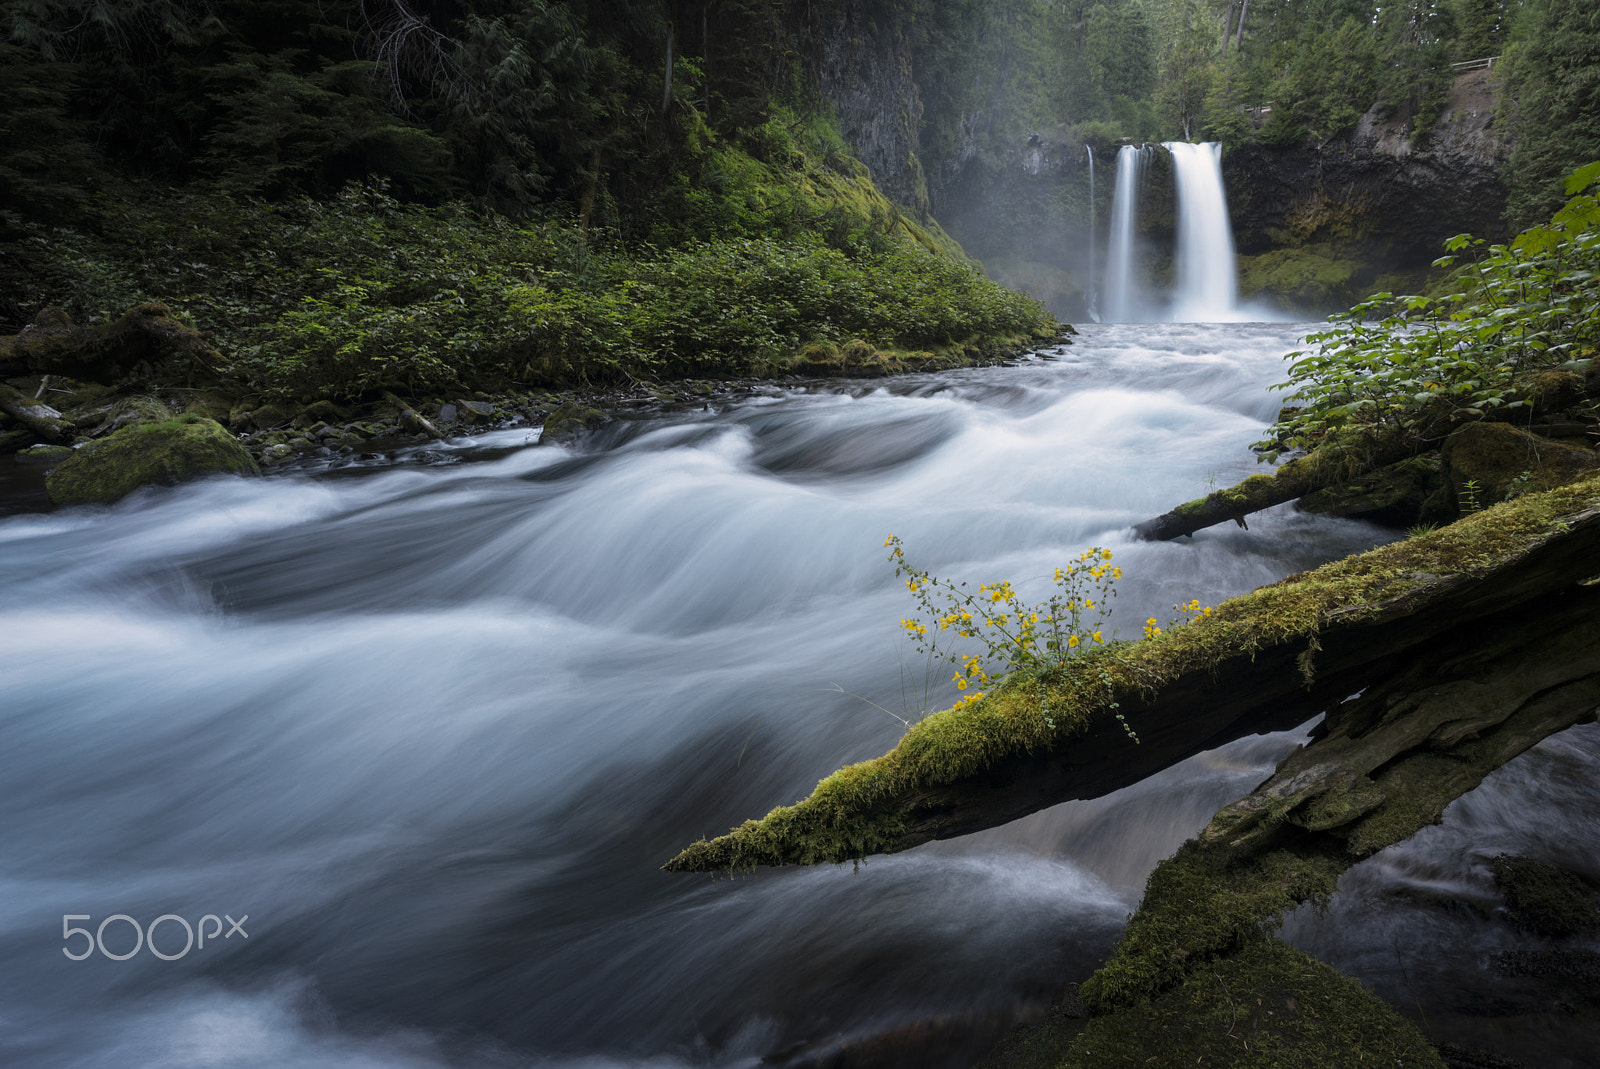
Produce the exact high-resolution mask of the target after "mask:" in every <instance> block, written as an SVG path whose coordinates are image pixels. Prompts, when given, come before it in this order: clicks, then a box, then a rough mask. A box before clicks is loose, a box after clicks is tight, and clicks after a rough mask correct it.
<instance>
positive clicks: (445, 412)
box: [439, 405, 456, 422]
mask: <svg viewBox="0 0 1600 1069" xmlns="http://www.w3.org/2000/svg"><path fill="white" fill-rule="evenodd" d="M439 418H440V419H441V420H443V421H445V422H449V421H450V420H453V419H455V418H456V406H455V405H440V406H439Z"/></svg>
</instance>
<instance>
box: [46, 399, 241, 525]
mask: <svg viewBox="0 0 1600 1069" xmlns="http://www.w3.org/2000/svg"><path fill="white" fill-rule="evenodd" d="M218 472H226V473H229V474H234V475H259V474H260V469H259V468H258V467H257V466H256V462H255V460H254V459H253V458H252V457H251V456H250V453H249V451H248V450H247V449H245V447H244V445H243V444H242V443H240V442H239V440H238V439H237V438H235V437H233V435H231V434H229V433H228V431H227V430H226V429H225V428H223V427H222V426H221V425H220V424H218V423H217V422H216V421H215V420H209V419H205V418H204V417H201V416H196V415H192V414H190V415H184V416H179V417H177V418H176V419H169V420H164V421H162V422H159V423H139V424H135V425H133V426H130V427H125V428H124V429H122V430H120V431H118V432H117V433H115V434H113V435H111V437H109V438H104V439H100V440H98V441H94V442H89V443H87V444H86V445H83V446H81V447H80V448H79V449H78V450H77V452H76V453H74V454H73V456H72V457H70V458H69V459H68V460H66V461H65V462H64V463H62V464H61V465H60V466H59V467H57V468H56V469H55V470H54V471H52V472H51V473H50V475H49V476H48V477H47V478H46V480H45V489H46V491H48V492H49V494H50V500H51V501H52V502H54V503H55V504H57V505H87V504H110V503H112V502H114V501H119V500H121V499H122V498H124V497H126V496H127V495H128V494H130V493H132V492H133V491H135V490H137V489H139V488H140V487H141V486H148V485H152V484H171V483H178V482H183V481H184V480H187V479H193V478H198V477H200V476H202V475H210V474H213V473H218Z"/></svg>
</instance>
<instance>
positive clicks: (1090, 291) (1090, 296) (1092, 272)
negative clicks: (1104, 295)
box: [1083, 145, 1100, 323]
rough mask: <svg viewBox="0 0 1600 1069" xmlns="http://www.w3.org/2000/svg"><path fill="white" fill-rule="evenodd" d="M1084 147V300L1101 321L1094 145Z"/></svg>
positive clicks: (1091, 316) (1092, 314) (1091, 317)
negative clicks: (1086, 216)
mask: <svg viewBox="0 0 1600 1069" xmlns="http://www.w3.org/2000/svg"><path fill="white" fill-rule="evenodd" d="M1083 147H1084V150H1085V151H1087V152H1088V153H1089V281H1088V282H1087V284H1085V286H1084V287H1083V288H1084V300H1085V301H1086V302H1087V303H1088V305H1089V318H1090V319H1093V320H1094V321H1095V322H1096V323H1098V322H1100V302H1099V301H1098V300H1097V299H1096V298H1098V297H1099V290H1098V287H1097V286H1096V285H1095V281H1096V278H1097V275H1096V268H1097V267H1098V265H1097V264H1096V263H1095V262H1094V236H1095V230H1096V229H1097V227H1098V226H1099V223H1098V220H1097V219H1096V217H1095V196H1094V146H1092V145H1085V146H1083Z"/></svg>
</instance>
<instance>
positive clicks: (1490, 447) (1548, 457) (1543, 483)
mask: <svg viewBox="0 0 1600 1069" xmlns="http://www.w3.org/2000/svg"><path fill="white" fill-rule="evenodd" d="M1439 455H1440V457H1441V458H1442V459H1443V460H1444V480H1445V483H1446V484H1447V485H1448V486H1449V487H1450V489H1451V491H1452V492H1453V493H1454V494H1455V497H1456V501H1457V503H1458V504H1459V506H1460V509H1461V511H1462V512H1476V511H1477V510H1478V509H1483V508H1488V507H1489V506H1490V505H1494V504H1498V503H1499V502H1501V501H1506V500H1509V499H1511V498H1514V497H1520V496H1521V495H1523V494H1526V493H1531V492H1533V491H1537V490H1550V489H1553V488H1555V487H1557V486H1565V485H1566V484H1567V483H1570V482H1572V481H1573V480H1575V479H1578V478H1580V477H1582V476H1583V475H1584V474H1585V473H1587V472H1589V471H1591V470H1593V469H1594V468H1595V467H1597V466H1600V457H1596V456H1595V454H1594V453H1593V452H1592V451H1590V450H1587V449H1574V448H1572V447H1571V446H1567V445H1562V444H1561V443H1559V442H1553V441H1551V440H1550V439H1548V438H1539V437H1536V436H1535V435H1532V434H1529V433H1527V432H1526V431H1522V430H1518V429H1517V428H1515V427H1512V426H1510V425H1509V424H1505V423H1471V424H1468V425H1467V426H1465V427H1463V428H1461V429H1460V430H1458V431H1456V432H1455V433H1454V434H1452V435H1450V437H1449V438H1447V439H1445V443H1444V447H1443V448H1442V449H1441V450H1440V453H1439Z"/></svg>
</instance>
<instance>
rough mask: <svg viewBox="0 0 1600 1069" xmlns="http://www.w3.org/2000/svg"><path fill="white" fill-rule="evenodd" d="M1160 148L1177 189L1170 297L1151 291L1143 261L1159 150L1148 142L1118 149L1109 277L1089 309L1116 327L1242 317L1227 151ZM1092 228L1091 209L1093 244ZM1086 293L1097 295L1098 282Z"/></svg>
mask: <svg viewBox="0 0 1600 1069" xmlns="http://www.w3.org/2000/svg"><path fill="white" fill-rule="evenodd" d="M1162 147H1163V148H1165V149H1166V150H1167V151H1168V152H1169V153H1171V154H1172V169H1173V173H1174V175H1175V176H1176V179H1177V189H1178V235H1177V248H1176V250H1175V252H1174V257H1173V258H1174V267H1175V272H1174V274H1175V284H1174V287H1173V291H1172V294H1171V296H1170V298H1168V297H1164V296H1162V297H1158V296H1157V295H1155V294H1154V293H1152V292H1151V289H1150V287H1149V286H1148V285H1147V284H1146V281H1145V279H1144V277H1143V276H1142V273H1141V271H1140V264H1139V255H1138V254H1139V249H1138V222H1139V195H1140V191H1141V189H1142V187H1143V185H1144V177H1145V172H1146V170H1147V168H1148V166H1149V163H1150V159H1151V157H1152V155H1153V154H1154V152H1155V150H1154V148H1153V147H1151V146H1149V145H1142V146H1140V147H1138V148H1135V147H1134V146H1132V145H1124V146H1122V148H1121V149H1120V150H1118V152H1117V185H1116V192H1115V194H1114V195H1113V198H1112V202H1111V241H1110V248H1109V250H1108V252H1107V254H1106V267H1105V275H1104V278H1103V280H1102V282H1101V284H1100V287H1099V290H1098V297H1099V299H1098V301H1095V302H1093V303H1092V304H1091V310H1095V309H1096V308H1097V309H1098V311H1099V312H1100V315H1099V316H1098V317H1097V318H1101V319H1104V320H1105V321H1107V322H1112V323H1136V322H1143V321H1150V320H1170V321H1172V322H1179V323H1199V322H1221V321H1229V320H1235V319H1238V318H1239V312H1238V300H1239V283H1238V267H1237V264H1236V261H1235V256H1234V249H1233V228H1232V225H1231V224H1230V222H1229V220H1228V202H1227V198H1226V196H1225V195H1224V193H1223V188H1222V146H1221V145H1220V144H1218V143H1217V142H1214V141H1212V142H1207V143H1206V144H1203V145H1190V144H1186V143H1184V142H1181V141H1169V142H1165V143H1164V144H1163V145H1162ZM1092 196H1093V194H1092V192H1091V197H1092ZM1094 224H1095V220H1094V217H1093V213H1092V209H1091V216H1090V230H1091V235H1090V243H1091V246H1092V245H1093V241H1094V237H1093V233H1092V232H1093V229H1094ZM1089 273H1090V275H1091V278H1092V276H1093V275H1094V274H1095V264H1094V263H1093V262H1091V263H1090V265H1089ZM1087 288H1088V289H1089V290H1090V292H1091V293H1093V292H1095V289H1094V283H1093V281H1091V282H1090V284H1089V286H1088V287H1087Z"/></svg>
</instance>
